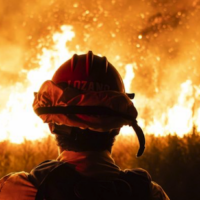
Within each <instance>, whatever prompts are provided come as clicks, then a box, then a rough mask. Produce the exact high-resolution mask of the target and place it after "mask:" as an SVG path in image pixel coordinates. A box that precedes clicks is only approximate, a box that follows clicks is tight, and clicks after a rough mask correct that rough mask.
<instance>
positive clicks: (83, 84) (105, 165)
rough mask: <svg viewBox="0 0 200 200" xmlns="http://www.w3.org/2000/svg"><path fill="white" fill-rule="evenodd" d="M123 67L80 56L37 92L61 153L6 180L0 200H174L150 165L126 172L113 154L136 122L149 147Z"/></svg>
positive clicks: (142, 142)
mask: <svg viewBox="0 0 200 200" xmlns="http://www.w3.org/2000/svg"><path fill="white" fill-rule="evenodd" d="M133 97H134V94H126V93H125V88H124V84H123V81H122V79H121V77H120V75H119V73H118V71H117V70H116V69H115V68H114V67H113V66H112V65H111V63H109V62H108V61H107V59H106V57H99V56H97V55H94V54H93V53H92V51H89V52H88V53H87V54H83V55H77V54H75V55H74V56H73V57H72V58H71V59H69V60H68V61H66V62H65V63H64V64H63V65H61V66H60V67H59V68H58V69H57V71H56V72H55V74H54V75H53V78H52V80H48V81H45V82H44V83H43V84H42V86H41V88H40V90H39V91H38V93H36V94H35V99H34V102H33V109H34V111H35V113H36V114H37V115H38V116H39V117H40V118H41V119H42V120H43V122H45V123H48V125H49V128H50V131H51V133H52V134H54V136H55V139H56V141H57V145H58V149H59V156H58V158H57V159H56V160H48V161H44V162H43V163H41V164H40V165H38V166H36V167H35V168H34V169H33V170H32V171H31V172H30V173H27V172H18V173H11V174H8V175H7V176H5V177H3V178H2V179H1V180H0V200H9V199H12V200H15V199H16V200H18V199H20V200H25V199H26V200H29V199H30V200H33V199H36V200H44V199H47V200H51V199H52V200H53V199H54V200H62V199H69V200H78V199H83V200H84V199H85V200H87V199H93V200H94V199H95V200H98V199H99V200H101V199H102V200H104V199H105V200H107V199H118V200H122V199H123V200H126V199H127V200H128V199H135V200H154V199H155V200H168V199H169V198H168V196H167V194H166V193H165V192H164V190H163V189H162V188H161V186H159V185H158V184H156V183H155V182H153V181H152V180H151V176H150V175H149V173H148V172H147V171H145V170H144V169H132V170H124V171H123V170H121V169H120V168H119V167H118V166H117V165H116V164H115V162H114V160H113V158H112V156H111V150H112V146H113V143H114V140H115V137H116V136H117V135H118V133H119V130H120V128H121V127H122V126H123V125H129V126H131V127H132V128H133V129H134V131H135V133H136V135H137V137H138V141H139V150H138V152H137V156H138V157H139V156H141V155H142V154H143V151H144V149H145V137H144V134H143V131H142V129H141V128H140V127H139V126H138V124H137V121H136V118H137V110H136V108H135V107H134V105H133V103H132V101H131V100H130V99H131V98H133Z"/></svg>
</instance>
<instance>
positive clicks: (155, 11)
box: [0, 0, 200, 118]
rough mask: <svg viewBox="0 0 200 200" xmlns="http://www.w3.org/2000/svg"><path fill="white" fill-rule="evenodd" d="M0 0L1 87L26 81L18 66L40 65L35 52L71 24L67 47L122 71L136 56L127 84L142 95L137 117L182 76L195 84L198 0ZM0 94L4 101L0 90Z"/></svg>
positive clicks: (175, 91)
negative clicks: (72, 35)
mask: <svg viewBox="0 0 200 200" xmlns="http://www.w3.org/2000/svg"><path fill="white" fill-rule="evenodd" d="M0 4H1V8H0V15H1V18H0V27H1V28H0V43H1V45H0V52H1V53H0V86H1V87H4V88H5V87H12V85H14V84H15V83H16V82H24V81H25V79H26V76H25V75H24V74H23V70H30V69H33V68H37V67H39V64H38V63H37V54H38V53H41V50H42V48H43V47H50V46H51V44H52V42H53V41H52V40H51V37H50V35H51V34H53V33H54V32H55V31H59V30H60V26H61V25H72V26H73V29H74V32H75V34H76V36H75V39H74V40H72V42H69V43H67V44H66V45H67V46H68V48H69V49H70V50H71V51H73V52H76V51H81V52H87V51H88V50H92V51H93V52H94V53H95V54H101V55H105V56H106V57H107V58H108V60H109V61H110V62H111V63H113V65H114V66H116V67H117V68H118V69H119V70H120V72H121V74H122V75H124V74H125V65H126V64H129V63H136V65H137V68H134V73H135V78H134V80H133V82H132V87H131V90H132V91H133V92H136V98H137V97H138V98H139V99H140V102H137V104H138V106H139V107H143V108H144V107H146V108H145V109H143V112H142V113H141V115H143V117H149V118H151V116H152V115H153V113H155V112H156V113H157V112H162V111H163V110H165V108H166V106H168V107H170V106H172V105H173V104H174V103H175V101H176V98H177V96H178V95H179V92H180V84H181V83H183V82H185V81H186V80H192V82H193V84H196V85H199V84H200V79H199V74H200V73H199V72H200V68H199V61H200V58H199V48H200V37H199V34H200V27H199V26H198V24H199V14H200V10H199V9H200V3H199V1H198V0H193V1H190V0H173V1H172V0H141V1H137V0H111V1H105V0H84V1H80V0H76V1H74V0H73V1H70V0H69V1H64V0H51V1H49V0H42V1H39V0H36V1H25V0H22V1H15V0H10V1H3V0H0ZM0 95H1V96H0V98H1V99H4V100H3V102H5V101H6V97H5V96H4V97H3V96H2V93H1V91H0ZM163 98H164V101H163ZM160 102H162V104H161V103H160ZM158 104H159V109H156V108H157V107H155V106H158ZM149 107H150V108H149Z"/></svg>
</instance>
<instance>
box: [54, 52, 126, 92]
mask: <svg viewBox="0 0 200 200" xmlns="http://www.w3.org/2000/svg"><path fill="white" fill-rule="evenodd" d="M52 81H53V82H54V83H55V84H59V83H63V82H64V83H67V84H68V85H70V86H72V87H74V88H77V89H80V90H89V91H104V90H114V91H118V92H122V93H125V89H124V84H123V81H122V78H121V76H120V75H119V73H118V71H117V70H116V69H115V68H114V67H113V66H112V65H111V64H110V63H109V62H108V61H107V59H106V57H99V56H96V55H94V54H93V53H92V51H89V52H88V53H87V54H83V55H77V54H75V55H74V56H73V57H72V58H71V59H69V60H68V61H66V62H65V63H64V64H62V65H61V66H60V67H59V68H58V70H57V71H56V72H55V74H54V76H53V78H52Z"/></svg>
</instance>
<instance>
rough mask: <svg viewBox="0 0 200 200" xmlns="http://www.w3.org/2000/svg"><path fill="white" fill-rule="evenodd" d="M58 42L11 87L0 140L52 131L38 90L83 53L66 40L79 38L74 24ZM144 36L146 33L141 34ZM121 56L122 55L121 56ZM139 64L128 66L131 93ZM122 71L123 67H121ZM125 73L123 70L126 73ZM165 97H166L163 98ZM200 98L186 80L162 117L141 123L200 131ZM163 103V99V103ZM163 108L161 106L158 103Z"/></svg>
mask: <svg viewBox="0 0 200 200" xmlns="http://www.w3.org/2000/svg"><path fill="white" fill-rule="evenodd" d="M52 38H53V41H54V45H53V46H51V47H50V48H43V49H42V54H40V55H38V60H39V63H38V64H39V66H40V67H39V68H37V69H33V70H30V71H24V72H23V73H25V74H26V77H27V79H26V83H25V85H24V82H23V83H19V82H18V83H16V84H15V85H13V86H12V87H11V89H10V90H11V94H10V96H9V99H8V101H7V104H6V106H5V108H4V109H3V110H1V111H0V123H1V124H0V127H1V134H0V141H1V140H6V139H8V140H10V141H11V142H14V143H21V142H23V140H24V138H26V139H29V140H35V139H39V138H42V137H45V136H46V135H47V134H48V133H49V130H48V128H47V126H45V125H44V124H43V123H42V121H41V120H40V119H39V118H38V117H37V116H36V115H35V114H34V112H33V110H32V106H31V105H32V102H33V98H34V95H33V93H34V91H38V89H39V87H40V86H41V84H42V83H43V82H44V81H45V80H48V79H51V77H52V75H53V73H54V72H55V70H56V68H57V67H59V66H60V65H61V64H62V63H63V62H65V61H66V60H67V59H69V58H70V57H71V56H72V55H73V54H74V53H77V54H80V53H83V52H81V51H76V52H72V51H69V49H68V48H67V46H66V43H67V42H69V41H71V40H73V39H74V38H75V32H74V31H73V27H72V26H66V25H64V26H61V31H60V32H56V33H55V34H53V36H52ZM139 39H142V36H139ZM117 59H118V58H117ZM136 69H137V63H129V64H127V65H126V66H125V75H124V77H123V78H124V83H125V88H126V91H127V92H133V91H131V85H132V84H133V83H134V78H135V73H134V70H136ZM119 70H120V69H119ZM122 74H123V72H122ZM163 98H164V97H163ZM199 99H200V86H196V85H193V83H192V81H191V80H186V81H185V82H183V83H182V84H181V85H180V94H179V96H178V98H177V99H175V100H174V101H175V102H176V103H175V104H174V105H173V106H172V107H170V108H169V109H168V108H167V107H166V110H165V112H163V113H162V114H161V115H160V116H152V120H150V121H149V119H146V118H142V117H141V116H140V114H139V117H138V123H139V124H140V126H141V127H142V128H143V130H144V132H145V133H153V134H155V135H166V134H169V133H171V134H174V133H176V134H178V135H179V136H183V135H184V134H187V133H189V132H190V131H191V130H192V128H193V127H194V126H196V128H197V130H198V131H200V126H198V124H200V107H199V105H198V103H197V100H199ZM142 102H143V100H142V99H141V96H140V95H138V96H137V94H136V101H135V100H134V104H136V107H138V110H139V113H140V111H141V112H142V111H143V110H144V105H142ZM160 103H162V102H160ZM157 106H158V108H159V105H157ZM121 132H122V133H123V134H131V133H132V132H133V131H132V129H131V128H129V127H123V128H122V129H121Z"/></svg>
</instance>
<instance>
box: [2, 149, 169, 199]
mask: <svg viewBox="0 0 200 200" xmlns="http://www.w3.org/2000/svg"><path fill="white" fill-rule="evenodd" d="M57 160H58V161H64V162H67V163H70V164H73V165H75V169H76V171H78V172H79V173H80V174H82V175H84V176H86V177H93V178H96V179H100V180H112V179H113V178H116V177H117V176H118V175H119V172H120V169H119V167H118V166H117V165H115V163H114V160H113V159H112V158H111V155H110V153H109V152H108V151H104V152H99V153H97V152H71V151H63V152H62V153H61V154H60V156H59V157H58V158H57ZM36 193H37V189H36V188H35V187H34V186H33V185H32V184H31V183H30V182H29V181H28V173H27V172H16V173H10V174H8V175H6V176H4V177H3V178H1V179H0V200H34V199H35V195H36ZM151 195H152V200H169V197H168V196H167V195H166V193H165V192H164V190H163V189H162V188H161V187H160V186H159V185H158V184H156V183H154V182H151Z"/></svg>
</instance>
